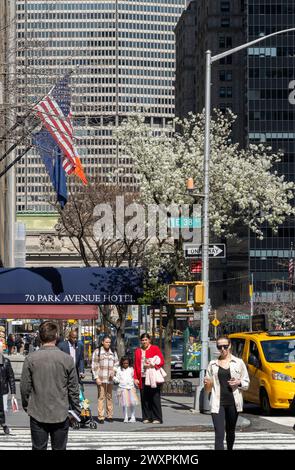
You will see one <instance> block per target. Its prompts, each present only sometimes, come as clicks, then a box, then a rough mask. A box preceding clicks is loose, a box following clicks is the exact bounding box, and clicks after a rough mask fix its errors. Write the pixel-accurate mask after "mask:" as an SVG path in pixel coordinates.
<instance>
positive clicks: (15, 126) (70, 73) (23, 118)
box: [0, 65, 79, 161]
mask: <svg viewBox="0 0 295 470" xmlns="http://www.w3.org/2000/svg"><path fill="white" fill-rule="evenodd" d="M78 67H79V65H77V66H76V67H75V69H76V68H78ZM75 69H71V70H70V71H69V72H68V73H67V74H66V75H72V73H74V72H75V71H76V70H75ZM60 80H61V78H60ZM55 85H56V84H55ZM55 85H53V86H52V87H51V88H50V90H49V92H48V93H46V94H45V95H43V96H42V98H40V99H39V100H38V101H36V103H34V105H33V106H32V107H31V108H30V109H29V111H28V112H27V113H26V114H25V115H24V116H23V117H22V119H21V120H20V121H18V122H16V123H15V124H13V126H12V127H11V128H10V129H8V131H7V132H5V134H4V135H2V136H1V137H0V144H1V143H2V142H3V141H4V140H5V139H6V136H7V135H9V134H10V133H11V132H13V131H15V129H17V128H18V127H19V126H21V125H23V124H24V122H25V120H26V119H27V118H28V117H29V116H30V114H32V111H33V110H34V108H35V106H37V104H39V103H40V102H41V101H42V100H44V98H46V96H48V95H49V94H50V93H51V92H52V90H53V89H54V87H55ZM35 127H37V126H35ZM35 127H34V128H33V129H32V130H34V129H35ZM3 158H5V157H3ZM0 161H2V159H1V160H0Z"/></svg>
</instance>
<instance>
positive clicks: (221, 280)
mask: <svg viewBox="0 0 295 470" xmlns="http://www.w3.org/2000/svg"><path fill="white" fill-rule="evenodd" d="M175 37H176V84H175V90H176V96H175V100H176V101H175V102H176V111H175V112H176V115H177V116H179V117H185V116H186V115H187V114H188V113H189V112H193V113H200V112H202V110H203V109H204V104H205V52H206V50H208V49H210V50H211V52H212V55H213V56H214V55H216V54H219V53H221V52H224V51H225V50H226V49H231V48H233V47H235V46H238V45H239V44H243V42H245V39H246V30H245V5H244V2H242V1H236V0H229V1H216V0H194V1H192V2H190V4H189V5H188V7H187V9H186V10H185V12H184V13H183V14H182V16H181V18H180V20H179V22H178V24H177V27H176V28H175ZM246 64H247V61H246V54H245V53H238V54H235V55H233V56H229V57H227V58H225V59H221V60H220V61H219V62H217V63H214V66H213V67H212V68H211V73H212V80H211V81H212V84H213V86H212V90H211V101H212V109H220V110H221V111H223V112H226V109H227V108H229V109H231V110H232V111H233V112H234V114H236V116H237V119H236V121H235V123H234V125H233V132H232V138H233V140H234V141H235V142H239V143H240V144H241V146H243V145H244V143H245V137H246V135H245V126H246V112H245V109H246V98H245V92H246ZM247 235H248V234H247V232H246V233H245V234H244V236H243V237H242V238H241V240H240V242H239V243H238V244H237V243H235V242H233V241H226V240H225V239H224V240H216V239H215V240H214V239H212V238H211V242H219V243H220V242H222V243H226V244H227V254H226V258H225V259H223V260H211V262H210V281H211V282H212V284H210V286H211V287H210V298H211V303H212V306H213V307H216V306H218V305H221V304H224V303H231V304H238V303H241V302H245V301H247V300H248V298H249V295H248V264H249V258H248V236H247Z"/></svg>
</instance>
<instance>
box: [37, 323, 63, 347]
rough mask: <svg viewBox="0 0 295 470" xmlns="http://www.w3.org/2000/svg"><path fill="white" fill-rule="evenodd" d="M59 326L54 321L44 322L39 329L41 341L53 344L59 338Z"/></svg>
mask: <svg viewBox="0 0 295 470" xmlns="http://www.w3.org/2000/svg"><path fill="white" fill-rule="evenodd" d="M57 331H58V328H57V324H56V323H53V322H52V321H44V322H43V323H41V325H40V328H39V335H40V340H41V342H42V343H52V342H53V341H54V340H56V338H57Z"/></svg>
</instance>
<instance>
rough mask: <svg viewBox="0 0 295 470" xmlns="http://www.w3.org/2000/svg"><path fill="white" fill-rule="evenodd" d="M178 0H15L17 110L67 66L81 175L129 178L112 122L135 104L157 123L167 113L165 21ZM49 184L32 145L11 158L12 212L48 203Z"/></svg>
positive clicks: (171, 23)
mask: <svg viewBox="0 0 295 470" xmlns="http://www.w3.org/2000/svg"><path fill="white" fill-rule="evenodd" d="M185 6H186V0H111V1H94V0H83V1H81V0H80V1H78V0H71V1H70V2H66V1H62V0H51V1H49V0H48V1H47V0H42V1H41V0H39V1H36V0H35V1H34V0H16V13H17V16H16V18H17V24H16V34H17V80H18V86H17V90H18V112H19V114H20V115H23V114H24V113H25V112H26V110H27V109H28V108H29V107H30V106H31V105H32V103H34V102H35V101H36V100H38V99H40V97H42V96H44V94H46V93H47V92H48V91H49V90H50V88H51V87H52V86H53V85H54V83H55V82H56V81H57V80H58V78H60V77H62V76H63V75H64V74H65V73H66V72H67V71H69V70H73V73H72V93H73V95H72V109H73V113H74V115H73V117H74V129H75V137H76V145H77V147H78V151H79V154H80V156H81V159H82V162H83V164H84V165H85V167H86V173H87V175H88V176H89V177H90V179H91V177H94V176H98V177H99V179H100V181H102V182H105V183H108V182H112V181H116V182H118V183H119V184H120V185H122V186H123V187H124V186H130V185H134V184H135V180H134V176H133V172H132V162H131V161H130V160H129V159H128V158H126V157H125V156H120V149H118V148H117V146H116V144H115V142H114V140H113V137H112V131H113V127H114V126H117V125H118V124H119V123H120V122H121V120H122V119H123V118H124V117H126V116H127V115H128V114H130V113H134V112H135V111H141V112H144V113H145V114H146V116H147V119H148V121H149V122H150V123H151V124H152V125H157V126H161V127H166V126H167V125H168V124H169V121H170V120H171V118H173V117H174V73H175V44H174V34H173V29H174V27H175V25H176V23H177V21H178V19H179V17H180V15H181V13H182V11H183V9H184V8H185ZM19 151H21V149H19ZM50 191H51V185H50V183H49V181H48V178H47V175H46V174H45V170H44V166H43V164H42V162H41V160H40V158H39V156H38V154H37V153H36V151H34V150H33V151H31V152H30V153H29V154H28V155H27V156H26V157H24V158H23V159H22V160H21V162H20V163H19V164H18V165H17V210H18V212H35V211H38V212H40V211H41V212H42V211H50V210H52V209H51V207H50V205H49V204H48V203H47V202H46V201H47V199H48V194H49V193H50Z"/></svg>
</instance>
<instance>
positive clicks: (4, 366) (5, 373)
mask: <svg viewBox="0 0 295 470" xmlns="http://www.w3.org/2000/svg"><path fill="white" fill-rule="evenodd" d="M0 387H1V393H2V395H7V394H8V392H9V388H10V392H11V394H12V395H15V393H16V391H15V380H14V373H13V370H12V367H11V362H10V360H9V359H7V358H6V357H4V356H3V354H0Z"/></svg>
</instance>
